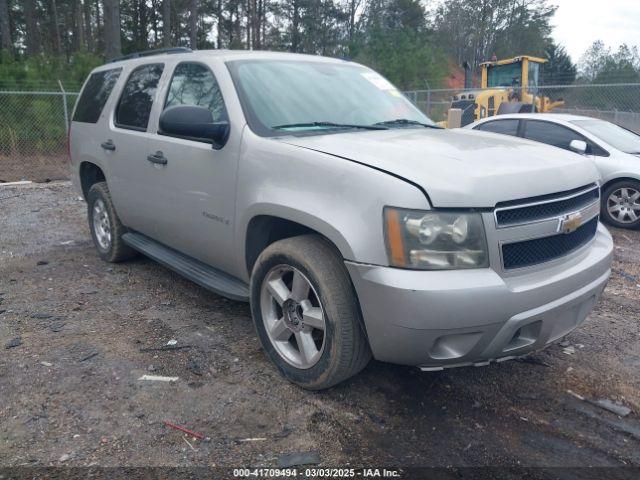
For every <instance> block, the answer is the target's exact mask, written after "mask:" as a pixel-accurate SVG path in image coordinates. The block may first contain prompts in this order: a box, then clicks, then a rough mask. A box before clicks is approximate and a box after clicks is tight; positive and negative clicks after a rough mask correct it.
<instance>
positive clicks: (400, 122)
mask: <svg viewBox="0 0 640 480" xmlns="http://www.w3.org/2000/svg"><path fill="white" fill-rule="evenodd" d="M374 125H388V126H394V125H400V126H405V125H409V126H411V125H420V126H421V127H425V128H436V129H438V130H440V129H442V127H439V126H438V125H431V124H430V123H422V122H419V121H417V120H409V119H408V118H396V119H395V120H385V121H384V122H377V123H374Z"/></svg>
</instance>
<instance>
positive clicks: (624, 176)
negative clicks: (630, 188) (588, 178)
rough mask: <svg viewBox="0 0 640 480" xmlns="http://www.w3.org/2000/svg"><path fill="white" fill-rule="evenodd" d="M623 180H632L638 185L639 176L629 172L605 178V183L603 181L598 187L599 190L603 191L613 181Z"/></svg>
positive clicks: (639, 181)
mask: <svg viewBox="0 0 640 480" xmlns="http://www.w3.org/2000/svg"><path fill="white" fill-rule="evenodd" d="M623 181H628V182H634V183H637V184H639V185H640V177H634V176H632V175H630V174H622V175H616V176H615V177H612V178H610V179H609V180H607V181H606V182H605V183H603V184H602V186H601V187H600V191H601V192H603V193H604V191H605V190H606V189H607V188H609V187H610V186H611V185H613V184H614V183H616V182H623Z"/></svg>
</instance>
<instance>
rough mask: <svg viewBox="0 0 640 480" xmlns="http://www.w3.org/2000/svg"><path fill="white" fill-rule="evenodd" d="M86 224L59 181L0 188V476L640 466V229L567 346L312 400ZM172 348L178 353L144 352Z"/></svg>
mask: <svg viewBox="0 0 640 480" xmlns="http://www.w3.org/2000/svg"><path fill="white" fill-rule="evenodd" d="M85 209H86V206H85V203H84V202H83V201H81V200H80V199H79V198H78V196H77V193H76V192H75V191H74V190H73V189H72V188H71V187H70V186H69V184H68V183H51V184H46V185H32V186H21V187H8V186H4V187H2V186H0V312H1V313H0V350H1V351H2V354H1V355H0V466H5V467H6V466H23V465H28V466H48V465H74V466H119V465H127V466H194V465H199V466H205V465H206V466H211V465H223V466H275V465H277V464H278V458H279V457H280V455H283V454H290V453H296V452H317V453H318V455H319V458H320V465H322V466H337V465H341V466H347V465H353V466H368V465H376V466H456V467H461V466H480V465H494V466H495V465H498V466H565V467H566V466H623V465H627V466H629V465H633V466H640V328H639V319H640V232H631V231H622V230H614V231H613V234H614V236H615V242H616V250H615V255H616V259H615V264H614V273H613V276H612V278H611V281H610V283H609V285H608V287H607V289H606V291H605V294H604V297H603V298H602V300H601V301H600V303H599V304H598V306H597V308H596V309H595V311H594V312H593V314H592V315H591V316H590V318H589V319H588V321H587V322H586V324H585V325H584V326H583V327H581V328H580V329H578V330H576V331H575V332H573V333H571V334H570V335H569V336H568V337H567V339H566V341H565V343H562V344H559V345H553V346H551V347H549V348H548V349H546V350H544V351H543V352H539V353H537V354H535V355H533V356H531V357H528V359H527V360H522V361H510V362H504V363H501V364H495V365H491V366H488V367H482V368H474V367H470V368H463V369H455V370H449V371H444V372H437V373H422V372H420V371H418V370H416V369H413V368H407V367H399V366H393V365H387V364H382V363H379V362H372V363H371V364H370V365H369V366H368V367H367V369H366V370H365V371H364V372H363V373H362V374H360V375H359V376H357V377H356V378H354V379H353V380H351V381H348V382H346V383H343V384H341V385H339V386H337V387H335V388H333V389H331V390H329V391H325V392H320V393H310V392H306V391H304V390H301V389H300V388H297V387H296V386H294V385H292V384H290V383H288V382H287V381H285V380H284V379H283V378H282V377H281V376H280V375H279V374H278V373H277V372H276V370H275V369H274V367H273V366H272V365H271V364H270V363H269V361H268V360H267V358H266V357H265V355H264V354H263V353H262V350H261V348H260V345H259V342H258V339H257V337H256V335H255V333H254V330H253V325H252V322H251V318H250V314H249V308H248V306H247V305H246V304H242V303H236V302H233V301H229V300H225V299H223V298H221V297H218V296H216V295H214V294H212V293H209V292H208V291H206V290H204V289H202V288H200V287H198V286H196V285H194V284H193V283H191V282H189V281H187V280H184V279H182V278H181V277H180V276H178V275H177V274H174V273H172V272H171V271H169V270H167V269H166V268H163V267H161V266H159V265H158V264H156V263H154V262H152V261H150V260H147V259H145V258H143V257H141V258H139V259H137V260H134V261H131V262H129V263H124V264H118V265H110V264H106V263H104V262H102V261H101V260H100V259H99V258H98V256H97V254H96V252H95V250H94V247H93V244H92V242H91V239H90V236H89V231H88V227H87V225H86V219H85ZM16 337H20V339H19V341H14V340H15V339H16ZM172 339H175V340H177V346H184V347H186V346H190V348H183V349H178V350H171V351H166V350H165V351H163V350H160V351H141V349H145V348H153V347H160V346H163V345H165V344H167V342H168V341H169V340H172ZM12 341H13V342H12ZM16 343H20V344H19V345H17V346H11V345H13V344H16ZM145 374H146V375H165V376H176V377H179V380H178V381H176V382H173V383H161V382H152V381H141V380H138V379H139V378H140V377H141V376H142V375H145ZM581 398H584V400H583V399H581ZM600 399H608V400H611V401H613V402H617V403H619V404H621V405H624V406H626V407H628V408H630V409H631V410H632V412H631V413H630V414H629V415H627V416H625V417H620V416H618V415H616V414H614V413H611V412H609V411H607V410H604V409H602V408H600V407H598V406H596V405H595V404H594V402H595V401H597V400H600ZM164 421H169V422H172V423H174V424H177V425H181V426H184V427H186V428H189V429H192V430H194V431H196V432H200V433H202V434H203V435H204V436H206V437H208V438H209V439H208V440H205V441H200V440H194V439H193V437H191V436H188V435H185V434H183V433H181V432H180V431H177V430H175V429H171V428H168V427H167V426H166V425H165V424H164V423H163V422H164Z"/></svg>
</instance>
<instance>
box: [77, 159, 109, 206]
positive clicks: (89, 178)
mask: <svg viewBox="0 0 640 480" xmlns="http://www.w3.org/2000/svg"><path fill="white" fill-rule="evenodd" d="M79 176H80V189H81V190H82V196H83V197H84V199H85V200H86V199H87V195H88V194H89V189H90V188H91V186H92V185H94V184H96V183H98V182H105V181H106V176H105V174H104V172H103V171H102V169H101V168H100V167H99V166H98V165H96V164H95V163H92V162H88V161H84V162H82V163H80V167H79Z"/></svg>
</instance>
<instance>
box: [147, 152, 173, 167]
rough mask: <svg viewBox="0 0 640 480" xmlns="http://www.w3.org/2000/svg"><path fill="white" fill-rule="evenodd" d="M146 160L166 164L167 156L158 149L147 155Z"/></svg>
mask: <svg viewBox="0 0 640 480" xmlns="http://www.w3.org/2000/svg"><path fill="white" fill-rule="evenodd" d="M147 160H149V161H150V162H151V163H157V164H158V165H166V164H167V162H168V160H167V157H165V156H164V155H163V153H162V152H160V151H157V152H156V153H154V154H153V155H147Z"/></svg>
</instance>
